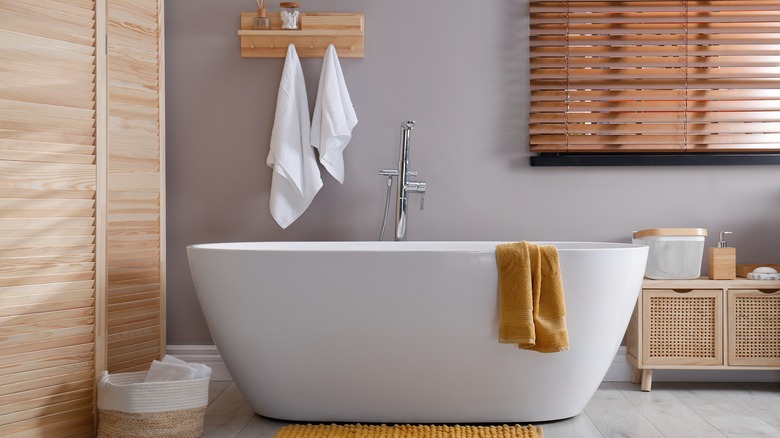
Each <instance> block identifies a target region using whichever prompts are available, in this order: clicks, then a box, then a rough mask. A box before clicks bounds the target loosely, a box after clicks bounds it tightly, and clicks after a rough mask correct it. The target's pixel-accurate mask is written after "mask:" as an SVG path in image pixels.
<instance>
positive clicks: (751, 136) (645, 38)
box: [529, 0, 780, 153]
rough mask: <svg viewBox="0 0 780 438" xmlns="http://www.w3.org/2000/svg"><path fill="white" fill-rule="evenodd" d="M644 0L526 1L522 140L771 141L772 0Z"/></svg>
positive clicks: (641, 145) (583, 148)
mask: <svg viewBox="0 0 780 438" xmlns="http://www.w3.org/2000/svg"><path fill="white" fill-rule="evenodd" d="M651 3H652V4H651V6H648V5H647V2H641V1H626V2H617V1H592V2H590V1H580V0H566V1H553V0H531V1H530V12H531V17H530V64H531V65H530V85H531V115H530V128H529V129H530V144H531V150H532V151H537V152H566V151H570V152H610V153H620V152H657V151H664V152H683V151H685V152H713V151H719V152H730V151H776V150H778V149H779V148H778V146H777V145H778V138H780V124H778V120H780V111H778V107H779V106H778V93H777V89H776V88H777V87H776V86H775V83H776V81H777V80H778V78H780V76H778V73H777V71H776V69H775V67H776V65H777V62H778V60H780V46H778V45H777V39H776V38H775V37H774V36H773V35H775V34H776V33H777V32H778V29H777V17H778V16H780V4H779V3H778V2H775V1H763V0H744V1H739V2H735V1H730V0H716V1H712V2H706V3H702V2H697V1H694V0H682V1H679V0H676V1H673V0H660V1H655V2H651ZM716 122H717V123H716Z"/></svg>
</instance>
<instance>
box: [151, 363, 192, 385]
mask: <svg viewBox="0 0 780 438" xmlns="http://www.w3.org/2000/svg"><path fill="white" fill-rule="evenodd" d="M194 378H195V368H193V367H190V366H187V365H182V364H178V363H170V362H160V361H157V360H153V361H152V366H151V367H149V371H148V372H147V373H146V379H145V380H144V382H169V381H172V380H192V379H194Z"/></svg>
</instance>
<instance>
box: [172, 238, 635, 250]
mask: <svg viewBox="0 0 780 438" xmlns="http://www.w3.org/2000/svg"><path fill="white" fill-rule="evenodd" d="M512 242H515V241H500V240H499V241H481V240H474V241H470V240H463V241H460V240H443V241H436V240H426V241H406V242H394V241H365V240H355V241H349V240H345V241H241V242H211V243H197V244H191V245H187V250H188V251H189V250H195V249H198V250H200V249H204V250H216V251H258V252H296V251H306V252H361V251H363V252H453V253H488V252H495V249H496V245H500V244H504V243H512ZM530 242H531V243H536V244H539V245H555V246H556V248H557V249H558V251H559V252H582V251H598V252H600V251H633V250H637V249H639V248H647V245H639V244H634V243H622V242H594V241H530Z"/></svg>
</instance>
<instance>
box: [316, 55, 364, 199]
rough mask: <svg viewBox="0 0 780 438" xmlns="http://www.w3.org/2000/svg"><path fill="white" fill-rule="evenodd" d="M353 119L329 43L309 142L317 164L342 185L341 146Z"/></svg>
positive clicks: (342, 77) (350, 135) (354, 120)
mask: <svg viewBox="0 0 780 438" xmlns="http://www.w3.org/2000/svg"><path fill="white" fill-rule="evenodd" d="M357 122H358V119H357V115H356V114H355V109H354V108H353V107H352V100H350V98H349V91H347V84H346V83H345V82H344V74H343V73H342V72H341V64H339V57H338V55H337V54H336V48H335V47H333V44H330V45H328V49H327V50H326V51H325V59H324V60H323V61H322V72H321V73H320V85H319V90H317V103H316V104H315V105H314V115H313V116H312V122H311V145H312V146H314V147H315V148H317V149H319V151H320V163H322V165H323V166H324V167H325V169H327V170H328V172H330V174H331V175H333V177H334V178H336V180H337V181H338V182H340V183H342V184H343V183H344V155H343V153H344V148H345V147H347V143H349V140H350V139H352V128H354V127H355V125H357Z"/></svg>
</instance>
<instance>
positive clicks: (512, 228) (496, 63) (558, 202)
mask: <svg viewBox="0 0 780 438" xmlns="http://www.w3.org/2000/svg"><path fill="white" fill-rule="evenodd" d="M484 4H487V5H488V6H483V3H479V2H478V3H474V2H466V1H463V0H455V1H452V0H426V1H411V0H397V1H394V2H387V1H356V0H349V1H347V0H345V1H339V0H319V1H317V2H308V3H307V2H303V6H304V7H303V10H304V11H306V10H310V11H315V10H317V11H337V12H338V11H340V12H350V11H363V12H365V14H366V38H365V41H366V57H365V58H364V59H343V60H342V63H341V64H342V67H343V70H344V75H345V78H346V81H347V85H348V87H349V90H350V94H351V96H352V101H353V103H354V105H355V108H356V111H357V114H358V118H359V119H360V122H359V123H358V126H357V127H356V128H355V130H354V132H353V138H352V141H351V142H350V144H349V146H348V147H347V149H346V155H345V160H346V178H345V182H344V185H339V184H338V183H337V182H336V181H335V180H334V179H332V178H331V177H330V176H329V175H327V174H326V173H323V180H324V183H325V185H324V187H323V188H322V190H321V191H320V192H319V194H318V195H317V197H316V198H315V199H314V202H313V203H312V204H311V206H310V207H309V209H308V210H307V211H306V212H305V213H304V214H303V216H302V217H301V218H300V219H298V220H297V221H296V222H295V223H293V224H292V225H291V226H290V227H289V228H288V229H287V230H282V229H280V228H279V227H278V226H277V225H276V223H275V222H274V220H273V219H272V217H271V215H270V213H269V211H268V196H269V189H270V183H271V171H270V169H269V168H268V167H266V165H265V158H266V155H267V153H268V142H269V139H270V135H271V126H272V124H273V115H274V109H275V103H276V93H277V90H278V84H279V78H280V74H281V71H282V66H283V61H282V60H280V59H249V58H248V59H242V58H241V57H240V56H239V41H238V37H237V36H236V31H237V28H238V21H239V13H240V12H242V11H252V10H254V9H256V6H255V3H254V1H252V0H240V1H239V0H219V1H217V0H165V8H166V11H165V14H166V63H167V64H166V70H167V72H166V73H167V90H166V105H167V112H166V117H167V127H166V129H167V135H166V137H167V178H168V241H167V243H168V313H167V318H168V343H169V344H210V343H212V341H211V338H210V336H209V333H208V328H207V327H206V324H205V321H204V319H203V315H202V313H201V310H200V307H199V304H198V301H197V298H196V296H195V292H194V290H193V287H192V282H191V280H190V276H189V270H188V266H187V258H186V253H185V246H186V245H188V244H192V243H203V242H221V241H223V242H224V241H254V240H373V239H376V238H377V235H378V231H379V226H380V224H381V220H382V212H383V203H384V195H385V180H384V179H383V178H381V177H379V176H378V175H377V171H378V170H379V169H381V168H385V167H395V165H396V162H397V159H398V158H397V154H398V144H399V136H400V134H399V128H400V123H401V122H402V121H404V120H407V119H412V120H416V121H417V128H416V129H415V130H414V132H413V137H412V165H413V167H414V168H415V169H417V170H419V172H420V177H419V179H421V180H425V181H427V182H428V196H427V197H426V203H425V210H424V211H422V212H419V211H416V210H415V211H413V213H412V218H411V224H410V232H409V237H410V239H412V240H596V241H615V242H628V241H629V240H630V235H631V232H632V231H633V230H638V229H644V228H655V227H704V228H708V229H709V230H710V234H711V236H710V237H709V238H708V240H707V244H708V246H709V245H711V244H713V243H714V242H715V240H716V239H715V238H714V237H713V236H715V234H716V232H717V231H718V230H730V231H733V232H734V235H733V238H732V239H731V242H730V243H731V244H732V246H735V247H736V248H737V257H738V261H739V262H741V263H752V262H754V263H759V262H774V263H778V262H780V256H778V253H779V252H778V248H779V247H780V230H778V225H780V168H778V167H776V166H757V167H748V166H724V167H718V166H715V167H604V168H597V167H594V168H535V167H529V165H528V156H529V152H528V129H527V122H528V106H529V105H528V99H529V87H528V71H527V57H528V45H527V33H528V31H527V26H528V5H527V1H525V0H511V1H510V0H506V1H490V2H485V3H484ZM276 5H277V4H276V3H273V4H272V6H273V7H274V8H275V7H276ZM302 64H303V69H304V75H305V76H306V82H307V89H308V93H309V99H310V101H311V107H312V108H313V105H314V102H313V100H314V97H315V96H316V92H317V81H318V78H319V72H320V67H321V60H320V59H303V60H302ZM704 272H706V271H704Z"/></svg>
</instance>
